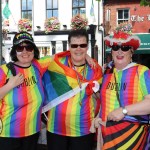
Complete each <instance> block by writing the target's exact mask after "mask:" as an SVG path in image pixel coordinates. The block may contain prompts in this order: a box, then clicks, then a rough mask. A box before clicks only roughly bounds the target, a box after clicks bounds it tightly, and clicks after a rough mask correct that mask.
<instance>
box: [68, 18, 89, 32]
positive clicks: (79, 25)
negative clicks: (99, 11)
mask: <svg viewBox="0 0 150 150" xmlns="http://www.w3.org/2000/svg"><path fill="white" fill-rule="evenodd" d="M87 25H88V20H87V19H86V18H83V17H81V16H80V15H76V16H74V17H73V18H72V19H71V25H70V26H71V28H72V30H78V29H86V27H87Z"/></svg>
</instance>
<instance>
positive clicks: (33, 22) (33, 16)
mask: <svg viewBox="0 0 150 150" xmlns="http://www.w3.org/2000/svg"><path fill="white" fill-rule="evenodd" d="M32 36H33V37H34V0H32Z"/></svg>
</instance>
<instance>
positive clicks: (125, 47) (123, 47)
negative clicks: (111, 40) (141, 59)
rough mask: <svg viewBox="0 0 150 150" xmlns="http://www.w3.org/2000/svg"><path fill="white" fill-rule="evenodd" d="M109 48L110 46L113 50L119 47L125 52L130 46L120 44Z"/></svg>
mask: <svg viewBox="0 0 150 150" xmlns="http://www.w3.org/2000/svg"><path fill="white" fill-rule="evenodd" d="M111 48H112V50H113V51H118V50H119V49H120V48H121V50H122V51H124V52H127V51H128V50H129V49H131V46H128V45H121V46H119V45H113V46H112V47H111Z"/></svg>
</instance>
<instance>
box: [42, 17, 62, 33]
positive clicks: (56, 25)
mask: <svg viewBox="0 0 150 150" xmlns="http://www.w3.org/2000/svg"><path fill="white" fill-rule="evenodd" d="M44 27H45V33H49V32H52V31H57V30H59V29H60V22H59V20H58V19H57V17H51V18H48V19H46V20H45V23H44Z"/></svg>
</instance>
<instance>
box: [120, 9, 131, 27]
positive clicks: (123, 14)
mask: <svg viewBox="0 0 150 150" xmlns="http://www.w3.org/2000/svg"><path fill="white" fill-rule="evenodd" d="M126 21H129V9H119V10H118V24H120V23H122V22H126Z"/></svg>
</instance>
